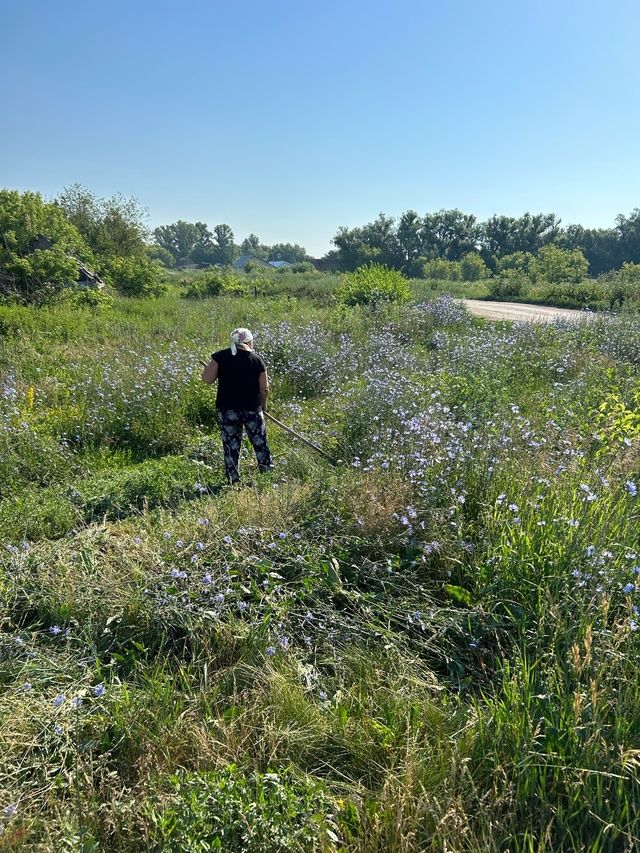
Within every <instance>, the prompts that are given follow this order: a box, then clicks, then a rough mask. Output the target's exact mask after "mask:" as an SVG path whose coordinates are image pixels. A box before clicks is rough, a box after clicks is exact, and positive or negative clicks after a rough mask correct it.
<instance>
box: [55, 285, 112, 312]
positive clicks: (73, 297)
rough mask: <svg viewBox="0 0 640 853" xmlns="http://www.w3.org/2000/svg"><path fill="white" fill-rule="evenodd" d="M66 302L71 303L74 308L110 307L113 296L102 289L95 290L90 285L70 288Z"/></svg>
mask: <svg viewBox="0 0 640 853" xmlns="http://www.w3.org/2000/svg"><path fill="white" fill-rule="evenodd" d="M66 303H67V304H68V305H73V306H74V307H75V308H91V309H94V310H104V309H110V308H113V307H114V304H115V303H114V299H113V296H111V294H110V293H105V292H104V291H103V290H95V289H94V288H91V287H82V288H77V289H74V290H70V291H69V292H68V295H67V299H66Z"/></svg>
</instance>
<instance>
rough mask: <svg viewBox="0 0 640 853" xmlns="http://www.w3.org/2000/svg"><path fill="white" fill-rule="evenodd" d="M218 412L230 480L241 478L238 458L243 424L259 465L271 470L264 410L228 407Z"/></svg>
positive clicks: (233, 481)
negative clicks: (242, 409) (244, 409)
mask: <svg viewBox="0 0 640 853" xmlns="http://www.w3.org/2000/svg"><path fill="white" fill-rule="evenodd" d="M218 414H219V416H220V430H221V432H222V449H223V451H224V470H225V473H226V475H227V477H228V478H229V482H231V483H237V482H238V480H239V479H240V474H239V473H238V460H239V458H240V446H241V445H242V427H243V426H244V428H245V429H246V431H247V435H248V436H249V441H250V442H251V444H252V446H253V449H254V451H255V454H256V459H257V460H258V467H259V468H260V470H261V471H270V470H271V468H272V467H273V463H272V460H271V452H270V450H269V443H268V441H267V431H266V429H265V425H264V415H263V414H262V412H261V411H259V410H258V411H241V410H240V409H226V410H225V411H220V412H218Z"/></svg>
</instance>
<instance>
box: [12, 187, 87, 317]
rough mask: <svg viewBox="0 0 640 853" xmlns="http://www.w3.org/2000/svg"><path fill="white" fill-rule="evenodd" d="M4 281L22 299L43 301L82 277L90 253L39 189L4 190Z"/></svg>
mask: <svg viewBox="0 0 640 853" xmlns="http://www.w3.org/2000/svg"><path fill="white" fill-rule="evenodd" d="M0 234H2V240H1V241H0V284H1V285H2V290H3V291H4V293H5V294H7V295H9V296H12V297H14V298H16V299H18V300H19V301H21V302H34V303H39V304H41V303H43V302H46V301H48V300H50V299H51V298H52V297H53V296H55V295H56V294H57V293H58V292H59V291H60V290H61V288H62V287H64V285H65V284H67V283H69V282H73V281H75V280H76V279H77V278H78V263H77V261H76V260H75V258H76V257H77V258H80V259H81V260H84V261H87V262H90V261H91V252H90V250H89V248H88V246H87V245H86V243H85V242H84V240H83V239H82V237H81V236H80V234H79V233H78V231H77V230H76V229H75V228H74V227H73V225H71V224H70V223H69V222H67V220H66V218H65V216H64V213H63V211H62V210H60V208H59V207H57V205H55V204H46V203H45V202H44V201H43V200H42V198H41V196H40V195H39V194H37V193H29V192H27V193H19V192H16V191H14V190H0Z"/></svg>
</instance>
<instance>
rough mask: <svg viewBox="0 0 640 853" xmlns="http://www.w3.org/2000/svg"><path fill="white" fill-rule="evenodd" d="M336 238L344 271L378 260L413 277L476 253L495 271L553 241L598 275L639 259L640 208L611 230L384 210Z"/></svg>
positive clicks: (546, 217)
mask: <svg viewBox="0 0 640 853" xmlns="http://www.w3.org/2000/svg"><path fill="white" fill-rule="evenodd" d="M332 242H333V244H334V245H335V246H336V247H337V249H336V250H334V252H333V254H334V257H335V258H336V260H337V262H338V263H339V266H340V268H341V269H343V270H354V269H357V268H358V267H360V266H362V265H363V264H367V263H370V262H377V263H382V264H386V265H387V266H389V267H392V268H395V269H399V270H402V271H403V272H404V273H406V274H407V275H409V276H422V275H423V274H424V267H425V264H429V262H433V261H437V260H440V261H454V262H458V261H462V260H463V259H464V258H465V257H467V256H469V255H470V254H477V255H479V257H480V259H481V260H482V261H483V262H484V264H486V266H487V268H488V269H489V270H490V271H491V272H496V271H498V270H499V268H500V260H501V258H504V257H506V256H510V255H514V254H516V253H526V254H529V255H537V254H538V252H539V251H540V249H542V248H544V247H545V246H548V245H551V244H553V245H555V246H558V247H559V248H561V249H565V250H568V251H571V252H574V251H577V252H581V253H582V254H583V255H584V257H585V258H586V260H587V263H588V270H589V273H590V274H591V275H592V276H598V275H601V274H602V273H605V272H607V271H609V270H614V269H619V268H620V267H622V265H623V264H624V263H625V262H626V263H640V208H636V209H635V210H633V211H632V212H631V214H630V215H629V216H624V215H623V214H620V215H619V216H617V217H616V220H615V225H614V226H613V227H612V228H584V227H583V226H582V225H568V226H567V227H562V226H561V221H560V219H559V218H558V217H557V216H556V215H555V214H554V213H536V214H531V213H525V214H524V215H523V216H520V217H513V216H504V215H499V214H496V215H494V216H491V217H490V218H489V219H487V220H486V221H485V222H479V221H478V220H477V219H476V217H475V216H473V214H468V213H463V212H462V211H460V210H457V209H454V210H440V211H437V212H435V213H427V214H425V215H424V216H420V215H419V214H418V213H416V211H414V210H408V211H406V212H405V213H403V214H402V215H401V216H400V217H399V218H397V219H395V218H394V217H391V216H387V215H386V214H384V213H380V215H379V216H378V217H377V218H376V219H375V220H374V221H373V222H369V223H367V224H366V225H363V226H360V227H356V228H345V227H342V228H339V229H338V232H337V234H336V235H335V236H334V238H333V240H332Z"/></svg>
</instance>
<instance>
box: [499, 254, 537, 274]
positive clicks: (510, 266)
mask: <svg viewBox="0 0 640 853" xmlns="http://www.w3.org/2000/svg"><path fill="white" fill-rule="evenodd" d="M535 262H536V256H535V255H534V254H532V253H531V252H512V253H511V254H510V255H503V256H502V257H501V258H500V259H499V260H498V265H497V272H498V273H503V272H508V271H510V270H512V271H513V272H516V273H519V274H520V275H525V276H530V275H531V273H532V271H533V268H534V266H535Z"/></svg>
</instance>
